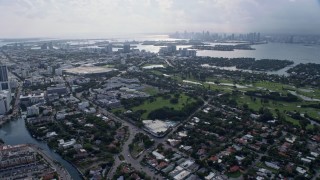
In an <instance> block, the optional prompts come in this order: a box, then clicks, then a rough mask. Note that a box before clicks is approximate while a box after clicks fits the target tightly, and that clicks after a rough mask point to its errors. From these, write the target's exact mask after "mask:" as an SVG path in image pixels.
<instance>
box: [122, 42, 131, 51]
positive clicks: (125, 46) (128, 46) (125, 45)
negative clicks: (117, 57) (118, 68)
mask: <svg viewBox="0 0 320 180" xmlns="http://www.w3.org/2000/svg"><path fill="white" fill-rule="evenodd" d="M123 52H124V53H129V52H130V44H124V45H123Z"/></svg>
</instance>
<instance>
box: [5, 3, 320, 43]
mask: <svg viewBox="0 0 320 180" xmlns="http://www.w3.org/2000/svg"><path fill="white" fill-rule="evenodd" d="M0 17H1V18H0V24H1V29H0V38H31V37H53V38H63V37H89V38H91V37H92V38H95V37H112V35H128V34H135V33H154V34H165V33H173V32H176V31H180V32H181V31H184V30H187V31H189V32H192V31H194V32H199V31H202V30H205V31H210V32H221V33H222V32H225V33H246V32H261V33H291V34H318V32H320V21H319V19H320V1H319V0H309V1H306V0H268V1H259V0H232V1H231V0H188V1H186V0H92V1H88V0H0Z"/></svg>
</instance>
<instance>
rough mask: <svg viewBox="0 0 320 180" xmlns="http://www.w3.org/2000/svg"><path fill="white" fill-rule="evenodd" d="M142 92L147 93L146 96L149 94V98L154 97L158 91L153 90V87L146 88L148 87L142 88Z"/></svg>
mask: <svg viewBox="0 0 320 180" xmlns="http://www.w3.org/2000/svg"><path fill="white" fill-rule="evenodd" d="M143 91H144V92H146V93H148V94H150V95H151V96H154V95H156V94H158V93H159V90H158V89H157V88H154V87H151V86H148V87H146V88H144V90H143Z"/></svg>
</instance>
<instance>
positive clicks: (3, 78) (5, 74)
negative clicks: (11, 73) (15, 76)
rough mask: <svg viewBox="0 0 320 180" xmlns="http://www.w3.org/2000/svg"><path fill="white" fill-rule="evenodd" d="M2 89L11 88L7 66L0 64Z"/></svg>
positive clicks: (0, 88)
mask: <svg viewBox="0 0 320 180" xmlns="http://www.w3.org/2000/svg"><path fill="white" fill-rule="evenodd" d="M0 90H10V86H9V80H8V69H7V66H4V65H2V66H0Z"/></svg>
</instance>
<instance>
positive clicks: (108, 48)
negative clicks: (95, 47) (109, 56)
mask: <svg viewBox="0 0 320 180" xmlns="http://www.w3.org/2000/svg"><path fill="white" fill-rule="evenodd" d="M106 52H107V53H112V44H108V46H107V47H106Z"/></svg>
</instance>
